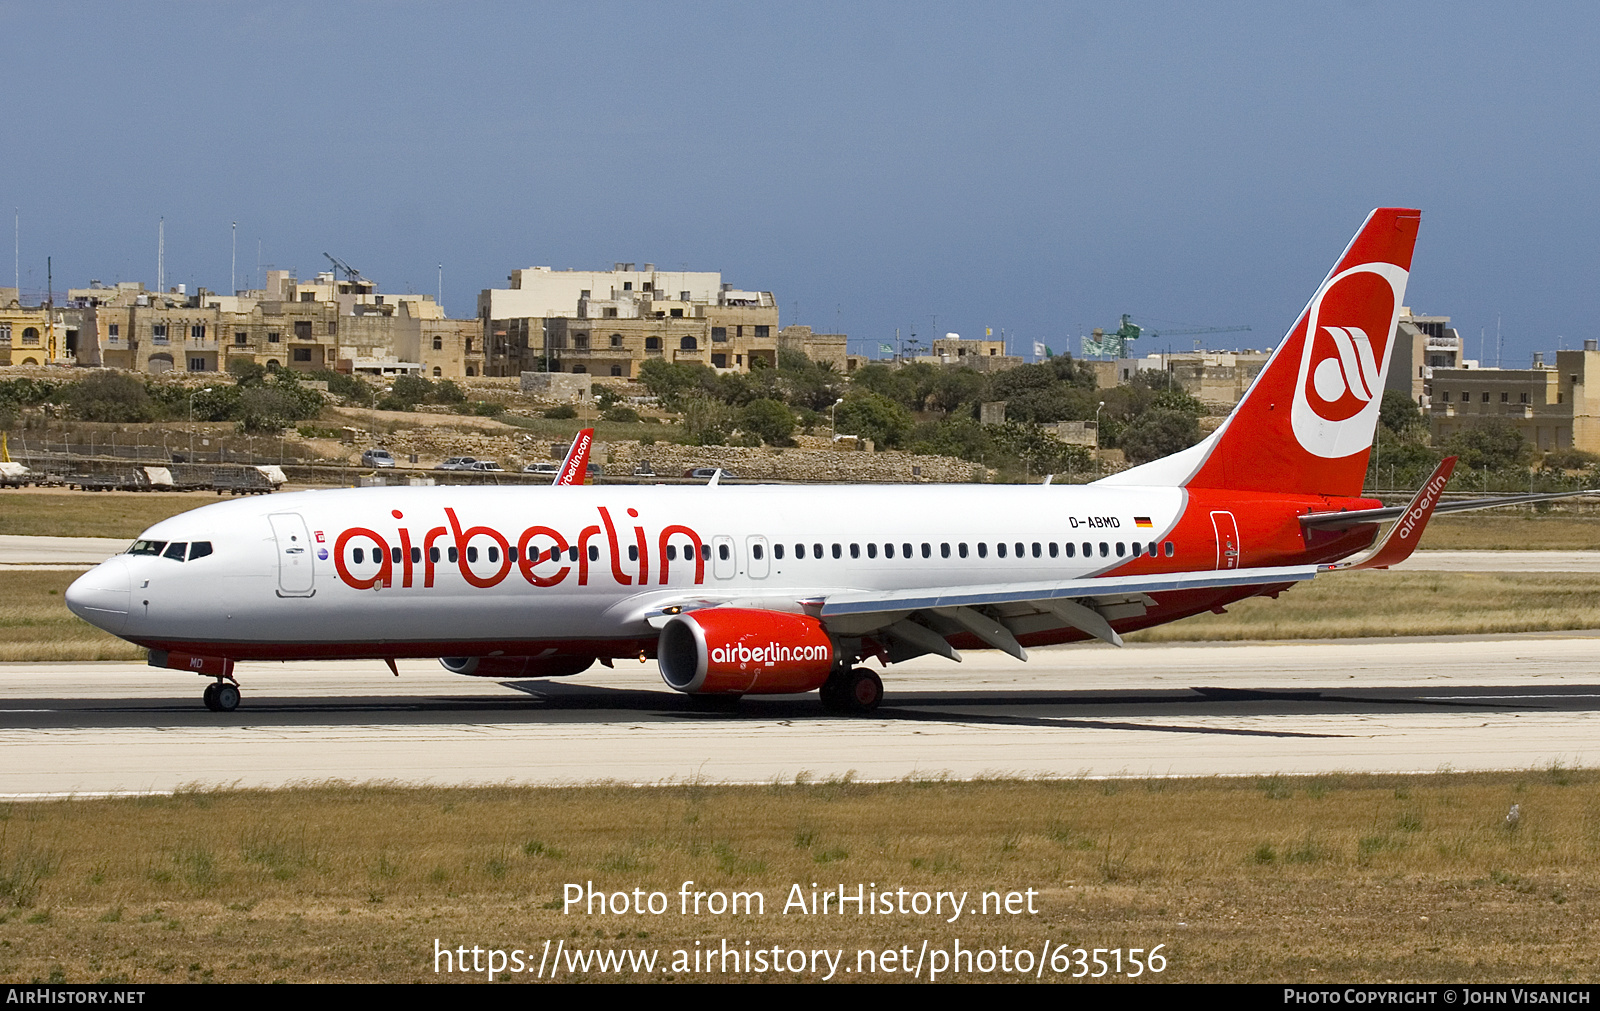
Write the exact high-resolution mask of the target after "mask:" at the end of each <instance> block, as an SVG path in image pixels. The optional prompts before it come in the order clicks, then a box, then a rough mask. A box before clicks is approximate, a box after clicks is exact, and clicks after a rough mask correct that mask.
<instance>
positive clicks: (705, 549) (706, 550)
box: [700, 544, 711, 562]
mask: <svg viewBox="0 0 1600 1011" xmlns="http://www.w3.org/2000/svg"><path fill="white" fill-rule="evenodd" d="M700 560H701V561H702V562H709V561H711V545H709V544H702V545H700Z"/></svg>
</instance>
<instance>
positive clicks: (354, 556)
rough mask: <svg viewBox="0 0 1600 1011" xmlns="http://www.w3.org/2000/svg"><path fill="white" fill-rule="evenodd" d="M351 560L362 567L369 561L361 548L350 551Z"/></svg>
mask: <svg viewBox="0 0 1600 1011" xmlns="http://www.w3.org/2000/svg"><path fill="white" fill-rule="evenodd" d="M350 560H351V561H353V562H355V563H356V564H357V565H360V564H361V563H362V562H364V561H366V560H367V553H366V551H364V550H363V549H361V548H352V549H351V550H350Z"/></svg>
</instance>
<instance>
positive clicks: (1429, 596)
mask: <svg viewBox="0 0 1600 1011" xmlns="http://www.w3.org/2000/svg"><path fill="white" fill-rule="evenodd" d="M1574 628H1600V575H1596V574H1593V573H1555V572H1536V573H1526V574H1524V573H1509V572H1382V571H1364V572H1331V573H1327V574H1325V575H1321V576H1318V577H1317V578H1316V579H1314V580H1312V581H1310V582H1307V583H1301V584H1299V585H1297V586H1295V587H1294V588H1292V589H1290V590H1289V591H1287V592H1285V593H1283V594H1282V595H1280V596H1279V597H1278V599H1277V600H1271V599H1268V598H1265V597H1252V598H1250V599H1248V600H1242V601H1240V602H1239V603H1237V604H1232V605H1229V609H1228V613H1227V614H1222V615H1217V614H1201V615H1196V616H1195V617H1193V618H1185V619H1184V620H1182V621H1179V622H1175V623H1173V624H1171V625H1163V626H1160V627H1158V628H1152V629H1148V630H1146V631H1143V632H1137V633H1135V634H1133V635H1131V636H1128V639H1129V640H1130V641H1133V642H1182V641H1206V640H1219V639H1342V638H1349V637H1352V636H1387V635H1441V634H1447V633H1448V634H1462V635H1466V634H1482V633H1489V632H1546V631H1558V630H1561V629H1574Z"/></svg>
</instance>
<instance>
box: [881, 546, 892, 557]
mask: <svg viewBox="0 0 1600 1011" xmlns="http://www.w3.org/2000/svg"><path fill="white" fill-rule="evenodd" d="M883 557H885V558H893V557H894V545H893V544H885V545H884V546H883Z"/></svg>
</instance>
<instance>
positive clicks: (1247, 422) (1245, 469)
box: [1111, 207, 1422, 496]
mask: <svg viewBox="0 0 1600 1011" xmlns="http://www.w3.org/2000/svg"><path fill="white" fill-rule="evenodd" d="M1421 216H1422V215H1421V212H1420V211H1415V210H1408V209H1405V208H1399V207H1380V208H1378V209H1377V210H1375V211H1373V212H1372V213H1371V214H1370V215H1368V217H1367V220H1366V223H1365V224H1363V225H1362V226H1361V230H1360V231H1359V232H1357V233H1356V236H1355V238H1354V239H1352V240H1351V241H1350V245H1349V247H1348V248H1346V249H1345V251H1344V254H1343V255H1342V256H1340V257H1339V260H1338V262H1337V263H1335V264H1334V267H1333V270H1331V271H1330V272H1329V273H1328V276H1327V278H1326V279H1325V280H1324V281H1323V282H1322V284H1321V285H1320V286H1319V287H1318V288H1317V291H1316V294H1314V295H1312V297H1311V302H1310V304H1308V305H1307V306H1306V308H1305V311H1304V312H1302V313H1301V314H1300V319H1299V321H1298V322H1297V323H1295V325H1294V327H1293V328H1292V329H1290V331H1289V333H1288V336H1287V337H1285V338H1284V340H1283V343H1281V344H1280V345H1278V349H1277V351H1276V352H1274V353H1273V355H1272V357H1271V358H1270V359H1269V360H1268V361H1267V365H1266V368H1264V369H1262V371H1261V374H1260V375H1259V376H1257V377H1256V381H1255V383H1253V384H1252V385H1251V387H1250V390H1249V392H1248V393H1246V394H1245V396H1244V399H1243V400H1241V401H1240V402H1239V405H1238V406H1237V407H1236V408H1234V411H1233V413H1232V414H1231V415H1229V416H1228V420H1227V421H1226V422H1224V423H1223V425H1222V427H1221V428H1219V429H1217V431H1216V432H1215V433H1213V434H1212V435H1211V437H1210V438H1208V439H1206V440H1205V441H1204V442H1202V443H1200V444H1199V445H1198V446H1195V447H1194V448H1193V449H1190V450H1185V451H1184V452H1182V453H1179V454H1177V455H1175V456H1172V457H1168V458H1167V459H1166V460H1158V461H1156V462H1155V463H1152V464H1147V465H1146V467H1148V468H1149V470H1148V471H1146V468H1145V467H1140V468H1135V469H1134V470H1133V471H1127V472H1125V473H1124V474H1122V475H1118V477H1117V478H1115V479H1112V482H1111V483H1117V484H1134V483H1137V484H1157V483H1159V484H1181V485H1184V486H1186V487H1191V488H1217V489H1226V490H1230V491H1260V492H1289V493H1308V494H1321V495H1331V496H1353V495H1359V494H1360V493H1361V484H1362V477H1363V475H1364V474H1365V473H1366V469H1367V456H1368V453H1369V452H1370V450H1371V447H1372V436H1373V432H1374V430H1375V429H1376V427H1377V423H1378V411H1379V408H1380V406H1381V403H1382V401H1383V388H1384V382H1385V380H1386V379H1387V377H1388V374H1389V357H1390V350H1391V347H1392V345H1393V341H1394V330H1395V324H1396V322H1397V321H1398V319H1399V316H1400V305H1401V302H1402V301H1403V300H1404V298H1405V292H1406V278H1407V277H1408V276H1409V273H1410V270H1411V253H1412V249H1413V247H1414V246H1415V245H1416V241H1417V225H1418V223H1419V222H1420V220H1421ZM1141 472H1143V473H1141Z"/></svg>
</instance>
